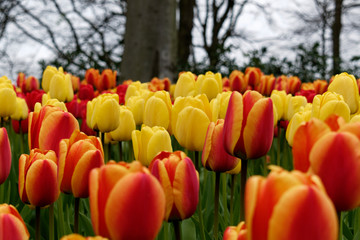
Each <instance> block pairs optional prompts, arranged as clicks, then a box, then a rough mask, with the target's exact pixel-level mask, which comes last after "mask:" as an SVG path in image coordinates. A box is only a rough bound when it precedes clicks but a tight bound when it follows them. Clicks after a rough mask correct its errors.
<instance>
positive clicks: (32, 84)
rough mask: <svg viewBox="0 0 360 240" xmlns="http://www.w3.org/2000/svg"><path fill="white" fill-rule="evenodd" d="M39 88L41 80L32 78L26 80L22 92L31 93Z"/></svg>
mask: <svg viewBox="0 0 360 240" xmlns="http://www.w3.org/2000/svg"><path fill="white" fill-rule="evenodd" d="M39 88H40V84H39V80H38V79H37V78H36V77H34V76H30V77H28V78H26V80H25V81H24V82H23V84H22V85H21V91H22V92H23V93H25V92H31V91H34V90H37V89H39Z"/></svg>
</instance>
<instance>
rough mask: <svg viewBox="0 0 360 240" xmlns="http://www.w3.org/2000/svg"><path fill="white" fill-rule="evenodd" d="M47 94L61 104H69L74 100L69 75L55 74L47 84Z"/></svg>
mask: <svg viewBox="0 0 360 240" xmlns="http://www.w3.org/2000/svg"><path fill="white" fill-rule="evenodd" d="M49 94H50V97H51V98H56V99H58V100H59V101H61V102H70V101H71V100H72V99H73V98H74V90H73V88H72V82H71V75H70V74H64V73H62V72H60V71H59V72H57V73H55V74H54V75H53V77H52V78H51V80H50V83H49Z"/></svg>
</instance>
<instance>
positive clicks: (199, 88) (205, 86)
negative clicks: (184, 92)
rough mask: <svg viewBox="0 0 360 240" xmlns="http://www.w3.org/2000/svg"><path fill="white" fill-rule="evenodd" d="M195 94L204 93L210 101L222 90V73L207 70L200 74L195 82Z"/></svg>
mask: <svg viewBox="0 0 360 240" xmlns="http://www.w3.org/2000/svg"><path fill="white" fill-rule="evenodd" d="M195 90H196V91H195V95H197V94H202V93H204V94H205V95H206V96H207V98H208V99H209V101H211V100H212V99H213V98H215V97H216V96H217V94H218V93H221V92H222V78H221V74H220V73H216V74H214V73H213V72H207V73H205V75H203V74H200V75H199V76H198V78H197V80H196V82H195Z"/></svg>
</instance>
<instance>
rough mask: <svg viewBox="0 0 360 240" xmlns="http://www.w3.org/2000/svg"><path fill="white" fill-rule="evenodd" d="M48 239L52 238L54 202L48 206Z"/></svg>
mask: <svg viewBox="0 0 360 240" xmlns="http://www.w3.org/2000/svg"><path fill="white" fill-rule="evenodd" d="M49 240H54V204H53V203H52V204H50V207H49Z"/></svg>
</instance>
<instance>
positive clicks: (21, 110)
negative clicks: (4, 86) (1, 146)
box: [10, 97, 29, 121]
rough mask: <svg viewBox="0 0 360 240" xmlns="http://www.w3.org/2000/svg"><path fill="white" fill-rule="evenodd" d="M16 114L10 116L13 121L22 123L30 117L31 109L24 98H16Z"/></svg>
mask: <svg viewBox="0 0 360 240" xmlns="http://www.w3.org/2000/svg"><path fill="white" fill-rule="evenodd" d="M15 109H16V110H15V112H14V113H13V114H12V115H11V116H10V118H11V119H13V120H17V121H21V120H24V119H26V118H27V117H28V114H29V108H28V106H27V104H26V101H25V99H24V98H20V97H17V98H16V108H15Z"/></svg>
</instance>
